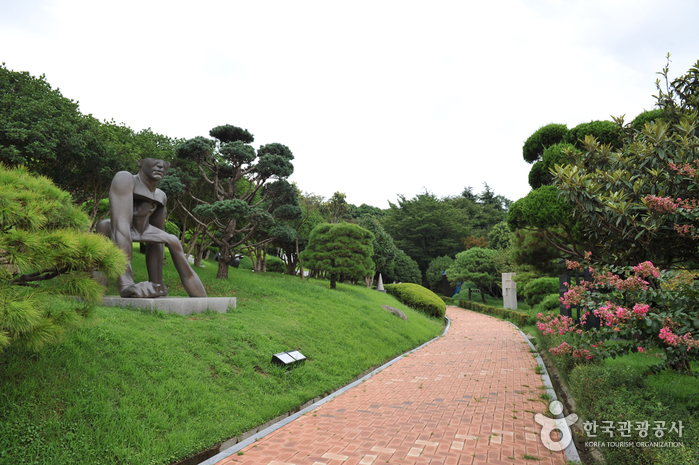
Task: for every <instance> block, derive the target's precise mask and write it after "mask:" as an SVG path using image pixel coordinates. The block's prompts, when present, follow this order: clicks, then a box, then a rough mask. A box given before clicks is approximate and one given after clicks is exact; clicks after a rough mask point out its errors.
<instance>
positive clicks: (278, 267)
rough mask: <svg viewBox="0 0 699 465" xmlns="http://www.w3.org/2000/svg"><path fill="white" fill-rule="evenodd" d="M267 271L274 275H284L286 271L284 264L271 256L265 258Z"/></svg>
mask: <svg viewBox="0 0 699 465" xmlns="http://www.w3.org/2000/svg"><path fill="white" fill-rule="evenodd" d="M267 271H272V272H274V273H284V272H285V271H286V263H284V260H282V259H281V258H279V257H275V256H273V255H268V256H267Z"/></svg>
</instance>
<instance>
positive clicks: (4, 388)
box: [0, 253, 443, 465]
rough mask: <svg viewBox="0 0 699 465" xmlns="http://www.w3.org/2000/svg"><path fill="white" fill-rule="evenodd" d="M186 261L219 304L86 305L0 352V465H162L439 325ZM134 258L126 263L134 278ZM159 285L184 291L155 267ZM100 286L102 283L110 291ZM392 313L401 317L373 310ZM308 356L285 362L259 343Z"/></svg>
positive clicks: (377, 299)
mask: <svg viewBox="0 0 699 465" xmlns="http://www.w3.org/2000/svg"><path fill="white" fill-rule="evenodd" d="M206 265H207V267H206V268H203V269H197V272H198V273H199V274H200V276H201V277H202V281H203V282H204V284H205V286H206V288H207V292H208V294H209V295H210V296H235V297H237V304H238V305H237V308H236V309H235V310H231V311H229V312H228V313H225V314H216V313H210V312H209V313H206V314H199V315H192V316H180V315H170V314H163V313H160V312H156V313H154V314H151V313H148V312H144V311H135V310H128V309H121V308H107V307H97V308H96V309H95V312H94V316H93V317H92V318H91V320H90V321H88V322H87V324H86V325H85V327H83V328H81V329H79V330H76V331H73V332H71V333H69V334H67V336H66V338H65V340H64V342H62V343H60V344H57V345H54V346H51V347H48V348H46V349H45V350H43V351H41V352H39V353H31V352H26V351H23V350H19V349H16V348H11V349H9V350H7V351H6V352H5V353H3V354H0V373H1V374H2V376H0V463H3V464H4V463H12V464H24V463H26V464H30V463H31V464H52V465H53V464H76V463H86V464H139V465H140V464H167V463H172V462H175V461H178V460H181V459H184V458H186V457H187V456H191V455H193V454H195V453H197V452H199V451H201V450H204V449H206V448H208V447H210V446H214V445H216V444H218V443H220V442H221V441H223V440H225V439H228V438H231V437H234V436H237V435H239V434H241V433H243V432H245V431H247V430H249V429H252V428H254V427H255V426H257V425H260V424H262V423H264V422H266V421H268V420H270V419H272V418H274V417H276V416H278V415H280V414H282V413H284V412H287V411H289V410H292V409H294V408H296V407H298V406H299V405H301V404H303V403H304V402H306V401H308V400H310V399H313V398H314V397H316V396H319V395H323V394H325V393H328V392H330V391H332V390H334V389H336V388H338V387H340V386H342V385H344V384H346V383H347V382H349V381H350V380H351V379H352V378H354V377H356V376H357V375H358V374H360V373H362V372H363V371H365V370H367V369H368V368H370V367H373V366H377V365H380V364H382V363H383V362H385V361H387V360H389V359H391V358H392V357H394V356H396V355H399V354H401V353H403V352H405V351H407V350H409V349H411V348H414V347H416V346H417V345H419V344H421V343H423V342H425V341H427V340H429V339H431V338H433V337H435V336H437V335H439V334H440V333H441V331H442V329H443V322H442V321H440V320H437V319H431V318H428V317H427V316H425V315H424V314H422V313H418V312H416V311H413V310H411V309H409V308H407V307H406V306H404V305H402V304H400V303H399V302H398V301H396V300H395V299H394V298H393V297H391V296H389V295H387V294H384V293H379V292H376V291H372V290H368V289H366V288H364V287H361V286H350V285H344V284H338V288H337V290H334V291H332V290H330V289H329V284H328V282H327V281H301V280H300V279H299V278H298V277H293V276H285V275H280V274H273V273H266V274H255V273H253V272H251V271H249V270H236V269H233V268H231V269H230V275H229V280H228V281H221V280H216V279H215V275H216V267H217V264H215V263H214V262H207V263H206ZM144 267H145V266H144V259H143V256H142V255H140V254H138V253H135V254H134V269H135V271H136V273H137V280H138V279H139V278H138V276H139V275H140V279H145V272H144ZM166 285H167V286H168V288H169V291H170V295H178V294H179V295H186V294H184V291H183V289H182V286H181V284H179V278H178V276H177V273H176V272H175V271H174V268H173V267H172V266H171V265H170V266H167V267H166ZM111 293H114V292H113V291H112V292H111ZM384 304H388V305H392V306H394V307H397V308H399V309H401V310H403V311H404V312H405V313H406V315H407V316H408V321H404V320H402V319H400V318H397V317H395V316H393V315H391V314H389V313H388V312H386V311H385V310H383V309H382V308H381V305H384ZM291 349H298V350H300V351H301V352H302V353H303V354H304V355H305V356H306V357H307V358H308V360H307V361H306V363H305V364H304V365H302V366H299V367H296V368H293V369H291V370H290V371H286V370H284V369H283V368H280V367H276V366H274V365H272V364H271V358H272V354H274V353H276V352H281V351H286V350H291Z"/></svg>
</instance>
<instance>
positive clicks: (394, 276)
mask: <svg viewBox="0 0 699 465" xmlns="http://www.w3.org/2000/svg"><path fill="white" fill-rule="evenodd" d="M385 281H386V282H392V281H395V282H398V283H414V284H420V283H421V282H422V273H420V268H419V267H418V265H417V262H416V261H415V260H413V259H412V258H410V257H409V256H408V254H406V253H405V252H403V251H402V250H397V251H396V258H395V259H394V261H393V267H392V268H390V269H388V270H386V278H385Z"/></svg>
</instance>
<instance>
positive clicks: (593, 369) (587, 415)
mask: <svg viewBox="0 0 699 465" xmlns="http://www.w3.org/2000/svg"><path fill="white" fill-rule="evenodd" d="M653 378H655V376H653V377H649V376H647V375H645V376H644V373H643V371H642V370H635V369H633V368H631V367H627V366H608V365H578V366H575V367H571V370H570V382H569V386H570V390H571V393H572V394H573V396H574V397H575V402H576V413H577V414H578V415H579V416H580V417H581V418H582V420H580V421H587V422H593V421H594V422H596V423H597V424H598V425H602V424H604V423H603V422H604V421H609V420H608V419H611V418H619V419H620V421H622V420H621V419H623V421H625V422H631V425H639V424H644V423H645V422H648V424H649V425H650V427H649V428H648V430H647V435H646V436H641V435H640V429H639V428H632V429H631V431H629V436H628V437H622V436H621V433H620V432H619V431H618V430H613V431H612V435H611V436H610V435H605V439H606V440H607V441H628V442H631V443H642V442H649V441H653V442H656V443H675V444H678V443H681V444H682V445H681V446H679V445H678V446H677V447H673V445H675V444H667V445H666V446H660V445H658V446H656V447H602V448H600V452H601V453H602V454H603V455H604V459H605V461H606V463H610V464H611V463H613V464H620V465H650V464H653V465H655V464H662V465H679V464H682V465H689V464H693V463H696V456H697V450H696V449H697V436H698V434H697V427H696V421H697V416H696V413H695V412H692V411H691V410H689V409H688V406H687V403H686V402H681V401H679V399H671V400H670V399H667V398H665V397H663V396H662V394H661V391H659V390H657V389H654V388H653V387H652V386H651V383H650V381H651V380H652V379H653ZM687 378H689V377H685V379H683V380H682V381H684V384H685V385H695V384H696V382H695V380H694V379H691V378H690V379H687ZM591 386H594V389H590V387H591ZM679 421H681V422H682V425H683V428H684V430H683V432H682V436H681V437H680V435H679V433H678V431H676V430H675V431H673V432H670V429H671V427H672V424H673V423H674V424H675V426H677V425H678V422H679ZM656 422H663V424H664V425H665V427H666V428H667V430H666V431H663V435H662V437H657V436H656V435H655V434H654V431H653V430H654V427H655V426H656V425H658V424H657V423H656ZM675 429H677V428H675ZM598 434H599V433H598Z"/></svg>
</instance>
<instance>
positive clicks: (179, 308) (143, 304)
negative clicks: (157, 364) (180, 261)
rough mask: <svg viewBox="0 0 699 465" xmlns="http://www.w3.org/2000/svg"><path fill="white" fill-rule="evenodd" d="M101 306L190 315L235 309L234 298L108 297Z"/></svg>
mask: <svg viewBox="0 0 699 465" xmlns="http://www.w3.org/2000/svg"><path fill="white" fill-rule="evenodd" d="M102 305H105V306H107V307H131V308H143V309H147V310H150V311H151V312H152V311H153V310H160V311H162V312H165V313H177V314H179V315H191V314H192V313H201V312H204V311H206V310H213V311H215V312H218V313H226V311H227V310H228V309H229V308H235V297H158V298H157V299H130V298H123V297H119V296H111V295H108V296H106V297H104V298H103V299H102Z"/></svg>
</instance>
